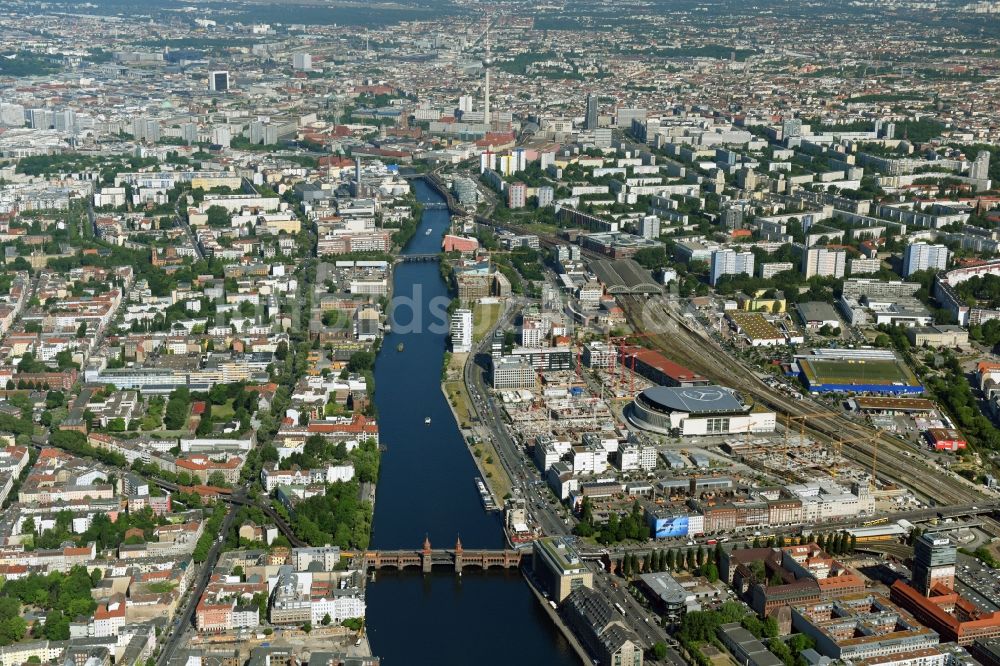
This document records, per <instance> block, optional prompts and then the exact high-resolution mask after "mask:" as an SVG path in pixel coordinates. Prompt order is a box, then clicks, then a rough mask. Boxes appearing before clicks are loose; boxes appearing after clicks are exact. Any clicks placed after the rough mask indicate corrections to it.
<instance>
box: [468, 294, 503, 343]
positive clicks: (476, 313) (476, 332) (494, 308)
mask: <svg viewBox="0 0 1000 666" xmlns="http://www.w3.org/2000/svg"><path fill="white" fill-rule="evenodd" d="M501 312H503V305H502V304H501V303H491V304H489V305H483V304H482V303H477V304H476V306H475V307H474V308H473V310H472V326H473V332H472V337H473V339H474V340H475V341H476V342H479V341H480V340H482V339H483V336H485V335H486V333H487V332H488V331H489V330H490V329H491V328H493V324H495V323H496V321H497V319H498V318H499V317H500V313H501Z"/></svg>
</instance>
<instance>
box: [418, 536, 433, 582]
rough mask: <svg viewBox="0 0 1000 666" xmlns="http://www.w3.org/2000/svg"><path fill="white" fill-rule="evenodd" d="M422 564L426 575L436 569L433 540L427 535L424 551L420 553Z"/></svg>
mask: <svg viewBox="0 0 1000 666" xmlns="http://www.w3.org/2000/svg"><path fill="white" fill-rule="evenodd" d="M420 564H421V565H422V567H423V570H424V573H425V574H428V573H430V572H431V569H432V568H433V567H434V556H433V554H432V553H431V538H430V536H427V535H425V536H424V549H423V551H421V553H420Z"/></svg>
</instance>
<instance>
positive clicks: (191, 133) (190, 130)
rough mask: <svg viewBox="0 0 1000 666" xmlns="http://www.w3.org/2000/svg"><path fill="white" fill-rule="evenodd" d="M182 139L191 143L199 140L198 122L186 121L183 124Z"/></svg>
mask: <svg viewBox="0 0 1000 666" xmlns="http://www.w3.org/2000/svg"><path fill="white" fill-rule="evenodd" d="M181 139H183V140H184V143H186V144H188V145H191V144H192V143H197V142H198V124H197V123H184V124H183V125H181Z"/></svg>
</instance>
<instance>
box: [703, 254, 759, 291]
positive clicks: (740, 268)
mask: <svg viewBox="0 0 1000 666" xmlns="http://www.w3.org/2000/svg"><path fill="white" fill-rule="evenodd" d="M753 261H754V257H753V252H737V251H736V250H716V251H715V252H713V253H712V272H711V280H710V281H711V284H712V286H713V287H714V286H715V285H716V284H717V283H718V282H719V279H720V278H721V277H722V276H723V275H738V274H745V275H753Z"/></svg>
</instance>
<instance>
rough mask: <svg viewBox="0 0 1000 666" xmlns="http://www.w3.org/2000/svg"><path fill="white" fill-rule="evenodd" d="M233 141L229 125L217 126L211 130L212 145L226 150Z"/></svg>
mask: <svg viewBox="0 0 1000 666" xmlns="http://www.w3.org/2000/svg"><path fill="white" fill-rule="evenodd" d="M232 140H233V131H232V130H231V129H229V125H218V126H216V127H213V128H212V143H214V144H215V145H217V146H222V147H223V148H228V147H229V144H230V143H231V142H232Z"/></svg>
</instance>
